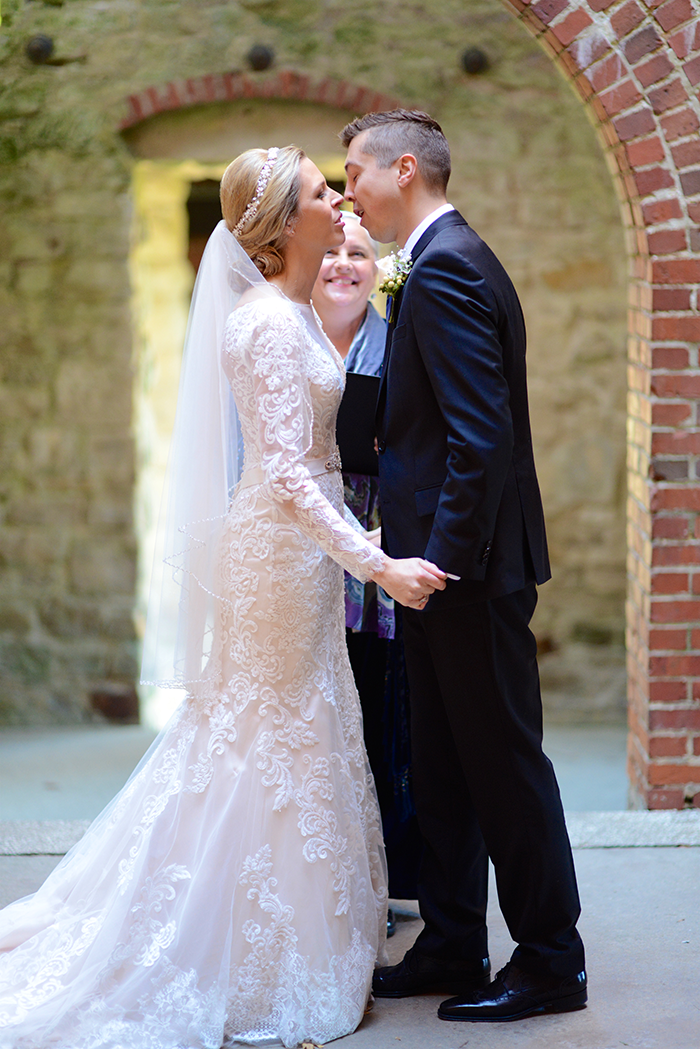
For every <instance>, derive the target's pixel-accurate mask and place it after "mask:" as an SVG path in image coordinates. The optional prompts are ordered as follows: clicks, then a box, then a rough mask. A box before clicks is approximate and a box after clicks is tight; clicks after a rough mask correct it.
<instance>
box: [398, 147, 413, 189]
mask: <svg viewBox="0 0 700 1049" xmlns="http://www.w3.org/2000/svg"><path fill="white" fill-rule="evenodd" d="M396 164H397V182H398V185H399V187H400V189H405V187H406V186H408V185H409V184H410V183H411V182H413V180H414V178H415V177H416V175H417V174H418V161H417V160H416V158H415V157H414V156H413V154H412V153H404V155H403V156H402V157H399V159H398V160H397V161H396Z"/></svg>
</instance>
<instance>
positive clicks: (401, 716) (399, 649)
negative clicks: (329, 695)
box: [312, 212, 421, 932]
mask: <svg viewBox="0 0 700 1049" xmlns="http://www.w3.org/2000/svg"><path fill="white" fill-rule="evenodd" d="M343 221H344V223H345V243H344V244H341V245H340V246H339V247H335V248H332V249H331V250H330V251H328V252H327V253H326V256H325V258H324V260H323V262H322V263H321V269H320V272H319V275H318V279H317V280H316V284H315V285H314V289H313V295H312V299H313V304H314V307H315V309H316V311H317V313H318V314H319V316H320V318H321V322H322V324H323V328H324V331H325V333H326V335H327V336H328V338H329V339H330V340H331V342H332V343H333V345H334V346H335V348H336V349H337V351H338V353H339V354H340V355H341V357H342V358H343V360H344V361H345V367H346V370H347V371H348V373H357V374H361V375H377V376H378V375H380V374H381V370H382V361H383V358H384V344H385V340H386V324H385V321H384V320H383V319H382V317H381V316H380V315H379V313H378V312H377V310H376V309H375V308H374V306H373V305H372V303H371V301H369V300H370V295H371V294H372V291H373V289H374V285H375V281H376V278H377V256H378V249H379V245H378V244H377V243H376V242H375V241H373V240H371V238H370V236H369V234H368V233H367V231H366V230H365V229H363V228H362V226H361V225H360V221H359V219H358V218H357V216H355V215H353V214H352V212H346V213H344V214H343ZM343 482H344V485H345V502H346V503H347V505H348V506H349V508H350V509H351V510H352V512H353V513H354V514H355V516H356V517H357V519H358V520H359V522H360V524H361V525H362V526H363V527H364V528H366V529H367V530H368V531H373V530H374V529H376V528H379V527H380V525H381V521H380V506H379V503H380V499H379V482H378V478H377V477H376V476H371V475H368V474H358V473H349V472H345V471H344V472H343ZM345 625H346V634H347V642H348V652H349V655H350V663H351V666H352V669H353V674H354V675H355V683H356V685H357V691H358V692H359V695H360V703H361V705H362V714H363V719H364V726H365V744H366V747H367V754H368V757H369V762H370V765H371V768H372V773H373V775H374V779H375V783H376V785H377V794H378V796H379V807H380V809H381V814H382V822H383V826H384V839H385V843H386V850H387V860H388V865H389V895H390V896H391V897H392V898H393V899H411V900H413V899H415V898H416V896H417V891H418V890H417V885H416V879H417V873H418V862H419V859H420V849H421V845H420V836H419V834H418V828H417V824H416V817H415V810H414V808H413V799H412V796H411V766H410V762H411V757H410V733H409V704H408V686H407V683H406V670H405V665H404V656H403V644H402V641H401V618H400V613H399V609H398V607H395V605H394V602H393V601H392V599H391V598H390V597H388V596H387V595H386V594H385V593H384V591H383V590H381V588H378V587H377V586H376V585H375V584H374V583H367V584H364V585H363V584H362V583H360V582H358V581H357V580H356V579H353V578H352V576H349V575H348V574H347V573H346V575H345ZM390 914H391V912H390ZM391 931H393V926H392V922H391V920H390V932H391Z"/></svg>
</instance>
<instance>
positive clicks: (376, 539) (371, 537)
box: [367, 528, 382, 546]
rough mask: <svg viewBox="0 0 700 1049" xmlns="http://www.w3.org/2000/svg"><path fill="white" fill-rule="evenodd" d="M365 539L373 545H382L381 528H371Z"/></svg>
mask: <svg viewBox="0 0 700 1049" xmlns="http://www.w3.org/2000/svg"><path fill="white" fill-rule="evenodd" d="M367 539H368V541H369V542H370V543H372V545H373V546H381V545H382V530H381V528H373V529H372V531H371V532H368V533H367Z"/></svg>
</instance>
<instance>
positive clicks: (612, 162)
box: [505, 0, 700, 809]
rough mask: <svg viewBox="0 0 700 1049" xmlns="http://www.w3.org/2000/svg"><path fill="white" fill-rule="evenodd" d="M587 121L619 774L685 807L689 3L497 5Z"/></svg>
mask: <svg viewBox="0 0 700 1049" xmlns="http://www.w3.org/2000/svg"><path fill="white" fill-rule="evenodd" d="M505 3H506V5H507V6H508V7H510V8H512V9H514V10H515V12H516V13H517V17H518V18H520V19H521V21H522V22H523V23H524V24H525V25H526V26H527V27H528V29H529V30H530V31H531V32H532V33H533V34H534V35H535V36H536V37H537V38H538V40H539V41H540V43H541V44H542V46H543V47H544V48H545V50H546V51H548V52H549V53H550V54H551V55H552V56H553V58H554V59H555V61H556V62H558V63H559V65H560V66H561V67H563V69H564V70H565V72H566V74H567V76H568V77H569V78H570V80H571V82H572V84H573V86H574V88H575V89H576V91H577V92H578V93H579V95H580V96H581V98H582V99H583V100H584V101H585V103H586V105H587V106H588V109H589V112H590V114H591V117H592V119H593V120H594V122H595V124H596V125H597V127H598V129H599V133H600V136H601V139H602V142H603V144H604V148H605V150H606V155H607V157H608V161H609V166H610V170H611V172H612V176H613V179H614V181H615V184H616V188H617V191H618V195H619V198H620V201H621V206H622V213H623V219H624V223H625V227H626V234H627V246H628V252H629V258H630V290H629V411H628V480H629V501H628V524H627V529H628V577H629V587H628V604H627V646H628V676H629V723H630V741H629V774H630V779H631V783H632V788H633V791H634V794H635V796H636V801H637V803H638V804H641V805H646V806H648V807H649V808H653V809H658V808H681V807H682V806H683V805H684V804H689V803H692V802H693V801H694V802H695V804H696V805H699V804H700V419H698V404H697V400H698V396H699V395H700V367H699V362H698V343H699V342H700V310H699V308H698V307H699V305H700V304H699V302H698V283H699V282H700V228H699V225H700V136H699V135H698V128H699V127H700V96H699V93H698V88H699V85H700V2H699V0H648V2H643V0H587V2H583V0H505Z"/></svg>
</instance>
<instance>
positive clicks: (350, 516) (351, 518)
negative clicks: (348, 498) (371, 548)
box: [343, 503, 367, 536]
mask: <svg viewBox="0 0 700 1049" xmlns="http://www.w3.org/2000/svg"><path fill="white" fill-rule="evenodd" d="M343 517H344V519H345V520H346V521H347V523H348V524H349V525H350V527H351V528H354V529H355V531H356V532H359V533H360V535H364V536H366V535H367V530H366V529H365V528H363V527H362V525H361V524H360V522H359V521H358V520H357V518H356V517H355V515H354V513H353V512H352V510H351V509H350V507H349V506H348V504H347V503H343Z"/></svg>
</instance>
